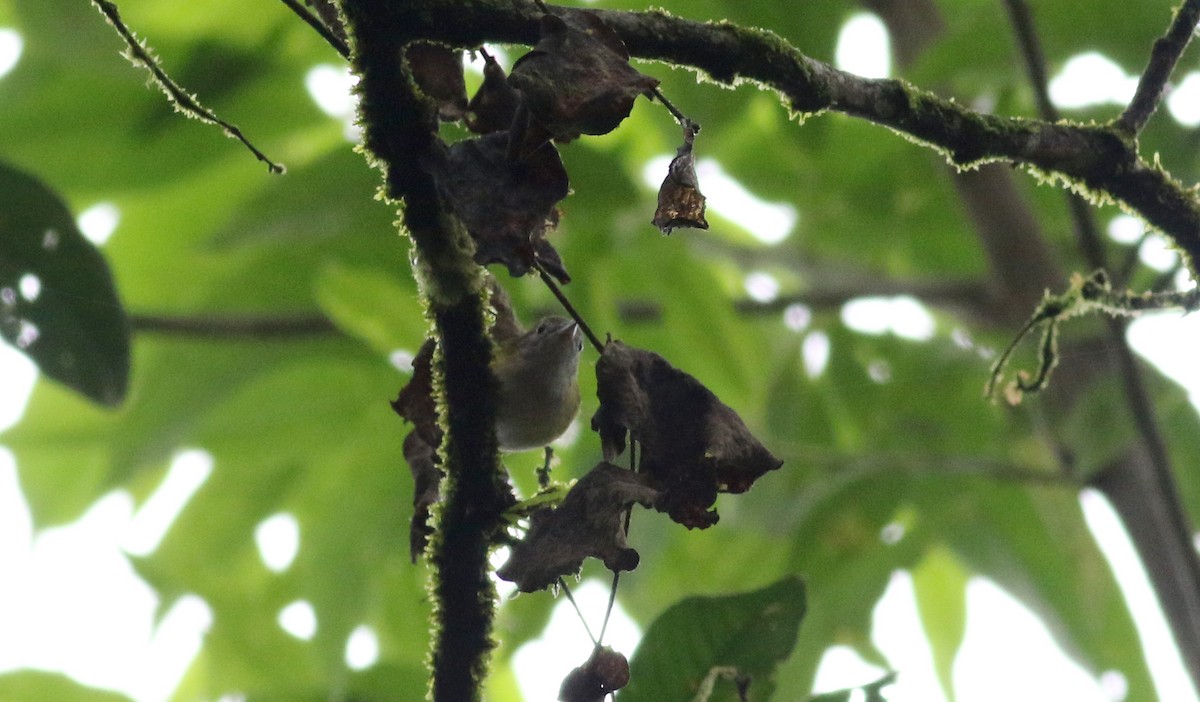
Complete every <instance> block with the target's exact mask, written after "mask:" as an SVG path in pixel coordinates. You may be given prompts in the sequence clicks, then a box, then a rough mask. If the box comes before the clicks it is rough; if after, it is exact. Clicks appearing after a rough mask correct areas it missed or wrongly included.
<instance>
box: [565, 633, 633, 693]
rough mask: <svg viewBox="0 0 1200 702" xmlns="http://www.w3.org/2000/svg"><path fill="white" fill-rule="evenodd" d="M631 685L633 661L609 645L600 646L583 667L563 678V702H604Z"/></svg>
mask: <svg viewBox="0 0 1200 702" xmlns="http://www.w3.org/2000/svg"><path fill="white" fill-rule="evenodd" d="M628 684H629V661H628V659H626V658H625V656H624V655H623V654H621V653H618V652H617V651H614V650H612V649H611V648H609V647H608V646H597V647H596V648H595V649H594V650H593V651H592V655H591V656H590V657H589V658H588V659H587V662H585V663H584V664H583V665H581V666H579V667H578V668H575V669H574V670H572V671H571V672H570V673H567V677H565V678H563V681H562V686H560V687H559V688H558V699H559V702H603V700H604V696H605V695H609V694H612V693H613V692H616V691H617V690H620V689H621V688H623V687H625V686H626V685H628Z"/></svg>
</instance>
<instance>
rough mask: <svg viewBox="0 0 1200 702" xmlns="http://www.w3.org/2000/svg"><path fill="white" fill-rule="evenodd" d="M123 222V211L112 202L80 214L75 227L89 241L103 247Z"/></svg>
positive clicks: (102, 203) (101, 204) (90, 208)
mask: <svg viewBox="0 0 1200 702" xmlns="http://www.w3.org/2000/svg"><path fill="white" fill-rule="evenodd" d="M120 221H121V210H119V209H117V206H116V205H114V204H112V203H111V202H99V203H96V204H95V205H92V206H91V207H89V208H87V209H86V210H84V211H83V212H80V213H79V217H77V218H76V219H75V225H76V226H78V227H79V231H80V233H82V234H83V235H84V236H85V237H86V238H87V240H88V241H90V242H92V243H93V244H95V245H96V246H103V245H104V244H105V242H107V241H108V239H109V237H111V236H112V235H113V232H115V231H116V230H117V224H118V223H119V222H120Z"/></svg>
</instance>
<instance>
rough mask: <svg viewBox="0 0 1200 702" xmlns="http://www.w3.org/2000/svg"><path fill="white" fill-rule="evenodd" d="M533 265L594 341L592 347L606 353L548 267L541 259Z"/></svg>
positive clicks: (589, 339) (564, 306)
mask: <svg viewBox="0 0 1200 702" xmlns="http://www.w3.org/2000/svg"><path fill="white" fill-rule="evenodd" d="M533 267H534V268H536V269H537V272H538V275H539V276H541V278H542V282H543V283H545V284H546V287H548V288H550V292H552V293H554V297H556V298H558V301H559V303H561V304H562V306H563V309H565V310H566V311H567V314H569V315H571V319H574V320H575V323H576V324H578V325H579V328H580V329H582V330H583V334H584V336H586V337H587V338H588V341H590V342H591V343H592V347H593V348H595V349H596V352H597V353H604V344H602V343H600V338H599V337H597V336H596V334H595V333H594V332H593V331H592V328H591V327H589V326H588V325H587V322H585V321H583V317H582V316H581V315H580V314H579V312H578V311H576V309H575V307H574V306H573V305H572V304H571V301H570V300H568V299H567V296H566V295H564V294H563V291H562V289H561V288H559V287H558V283H556V282H554V279H553V278H552V277H550V274H549V273H547V272H546V269H545V268H543V267H542V264H541V263H540V262H539V261H534V262H533Z"/></svg>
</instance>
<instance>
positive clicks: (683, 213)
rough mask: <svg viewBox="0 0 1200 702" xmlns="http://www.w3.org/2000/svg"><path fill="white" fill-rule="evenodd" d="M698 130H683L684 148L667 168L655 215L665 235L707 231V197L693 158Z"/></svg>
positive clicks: (659, 191)
mask: <svg viewBox="0 0 1200 702" xmlns="http://www.w3.org/2000/svg"><path fill="white" fill-rule="evenodd" d="M695 138H696V128H695V127H694V126H692V125H690V124H689V125H687V126H686V127H684V129H683V145H682V146H680V147H679V150H678V151H677V152H676V154H675V158H674V159H672V160H671V165H670V167H668V168H667V177H666V178H664V179H663V182H662V186H660V187H659V189H658V210H657V211H656V212H655V213H654V220H653V224H654V226H656V227H658V228H659V229H661V230H662V232H663V234H670V233H671V230H672V229H675V228H676V227H692V228H694V229H708V222H707V221H706V220H705V219H704V194H703V193H701V192H700V183H699V181H698V180H697V179H696V160H695V157H694V156H693V155H692V142H693V141H694V140H695Z"/></svg>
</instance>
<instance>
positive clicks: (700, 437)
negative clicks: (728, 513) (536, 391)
mask: <svg viewBox="0 0 1200 702" xmlns="http://www.w3.org/2000/svg"><path fill="white" fill-rule="evenodd" d="M596 382H597V389H596V395H597V396H598V397H599V398H600V409H599V410H597V411H596V414H595V415H593V417H592V429H594V430H596V431H598V432H599V433H600V441H601V445H602V447H603V450H604V458H605V460H608V461H611V460H613V459H615V458H616V457H617V456H618V455H620V454H621V452H623V451H624V450H625V442H626V434H627V433H628V434H629V435H630V436H632V438H633V439H635V440H636V441H638V442H639V443H640V444H641V446H642V455H641V466H640V470H641V472H642V473H643V474H645V475H646V476H647V477H648V478H649V479H650V485H651V486H652V487H654V488H657V489H659V490H661V491H662V494H661V495H660V496H659V498H658V500H657V501H656V502H655V505H654V506H655V508H656V509H658V510H659V511H662V512H666V513H667V514H669V515H670V516H671V519H673V520H675V521H676V522H679V523H680V524H683V525H684V526H687V527H689V528H691V527H699V528H701V529H703V528H705V527H709V526H712V525H713V524H715V523H716V522H717V519H718V515H717V512H716V510H713V509H710V508H711V507H712V504H713V503H714V502H715V501H716V499H717V493H718V492H732V493H740V492H745V491H746V490H748V489H750V486H751V485H753V484H754V481H755V480H757V479H758V478H759V477H761V476H762V475H763V474H765V473H767V472H768V471H772V470H775V469H777V468H779V467H780V466H781V465H783V461H781V460H779V459H778V458H776V457H775V456H773V455H772V454H771V452H770V451H768V450H767V449H766V448H764V447H763V445H762V444H761V443H759V442H758V440H757V439H755V438H754V436H753V435H751V434H750V430H749V429H747V428H746V425H745V424H744V423H743V422H742V419H741V417H739V416H738V415H737V413H736V412H734V411H733V410H732V409H730V408H729V407H728V406H727V405H725V404H724V403H722V402H721V401H720V400H719V399H718V398H717V396H716V395H714V394H713V393H712V391H710V390H709V389H708V388H706V387H704V385H703V384H701V383H700V381H698V380H696V379H695V378H693V377H692V376H690V375H688V374H687V373H684V372H683V371H680V370H678V369H676V368H674V367H673V366H672V365H671V364H670V363H668V362H667V361H666V359H664V358H663V357H662V356H659V355H658V354H656V353H652V352H650V351H644V350H642V349H636V348H632V347H629V346H626V345H625V344H623V343H621V342H619V341H609V342H608V344H606V345H605V347H604V353H603V354H602V355H601V356H600V360H599V362H597V364H596Z"/></svg>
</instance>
